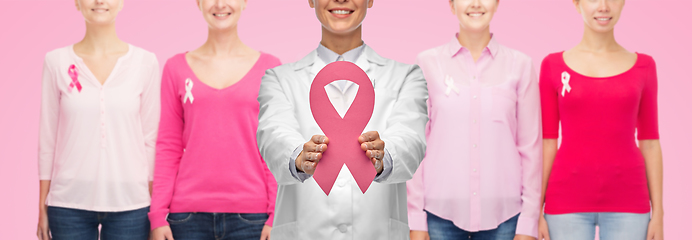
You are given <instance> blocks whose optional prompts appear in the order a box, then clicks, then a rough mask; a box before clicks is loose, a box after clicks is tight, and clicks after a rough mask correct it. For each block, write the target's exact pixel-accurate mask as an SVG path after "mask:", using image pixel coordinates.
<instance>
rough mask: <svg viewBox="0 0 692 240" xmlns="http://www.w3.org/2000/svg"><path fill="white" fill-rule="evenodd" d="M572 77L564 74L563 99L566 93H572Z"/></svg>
mask: <svg viewBox="0 0 692 240" xmlns="http://www.w3.org/2000/svg"><path fill="white" fill-rule="evenodd" d="M570 77H571V76H570V75H569V73H567V72H562V97H564V96H565V91H567V92H568V93H569V92H570V91H572V87H571V86H570V85H569V79H570Z"/></svg>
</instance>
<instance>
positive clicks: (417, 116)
mask: <svg viewBox="0 0 692 240" xmlns="http://www.w3.org/2000/svg"><path fill="white" fill-rule="evenodd" d="M427 100H428V87H427V83H426V82H425V77H423V71H421V69H420V67H418V65H411V66H410V67H409V68H408V70H407V71H406V76H405V77H404V83H403V86H402V87H401V90H399V95H398V97H397V100H396V102H395V103H394V108H393V109H392V113H391V114H390V115H389V116H388V118H387V129H385V130H384V131H382V132H380V136H381V139H382V141H384V142H385V144H386V148H387V150H388V152H389V153H390V154H391V157H392V173H391V174H389V176H387V177H386V178H384V179H381V180H380V181H379V183H386V184H392V183H402V182H406V181H408V180H410V179H411V178H413V174H414V173H415V172H416V169H418V166H419V165H420V162H421V161H422V160H423V157H424V156H425V124H426V123H427V122H428V107H427V104H426V101H427Z"/></svg>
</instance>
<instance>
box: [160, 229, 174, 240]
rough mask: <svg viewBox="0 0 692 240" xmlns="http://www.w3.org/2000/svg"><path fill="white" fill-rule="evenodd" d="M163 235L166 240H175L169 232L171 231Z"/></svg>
mask: <svg viewBox="0 0 692 240" xmlns="http://www.w3.org/2000/svg"><path fill="white" fill-rule="evenodd" d="M163 235H164V236H165V237H166V240H175V239H173V232H171V231H168V232H166V233H165V234H163Z"/></svg>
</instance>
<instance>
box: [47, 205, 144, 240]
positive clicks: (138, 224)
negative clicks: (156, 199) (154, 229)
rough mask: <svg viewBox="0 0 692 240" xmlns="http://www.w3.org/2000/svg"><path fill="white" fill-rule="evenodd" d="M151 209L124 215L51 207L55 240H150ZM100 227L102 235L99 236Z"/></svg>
mask: <svg viewBox="0 0 692 240" xmlns="http://www.w3.org/2000/svg"><path fill="white" fill-rule="evenodd" d="M148 212H149V207H145V208H141V209H137V210H132V211H124V212H94V211H87V210H80V209H73V208H62V207H50V206H49V207H48V226H49V228H50V233H51V235H52V236H53V240H97V239H99V235H100V239H101V240H147V239H148V238H149V218H148V217H147V213H148ZM99 225H101V232H100V233H99Z"/></svg>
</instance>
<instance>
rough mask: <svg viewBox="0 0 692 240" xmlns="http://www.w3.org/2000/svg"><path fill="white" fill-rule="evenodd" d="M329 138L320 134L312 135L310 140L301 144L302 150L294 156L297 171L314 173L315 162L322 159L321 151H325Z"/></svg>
mask: <svg viewBox="0 0 692 240" xmlns="http://www.w3.org/2000/svg"><path fill="white" fill-rule="evenodd" d="M327 144H329V138H327V137H326V136H322V135H315V136H312V138H311V139H310V141H308V142H306V143H305V144H303V151H301V152H300V154H299V155H298V157H297V158H296V169H297V170H298V171H301V172H304V173H307V174H310V175H312V174H314V173H315V167H317V163H319V162H320V159H322V153H324V151H327Z"/></svg>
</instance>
